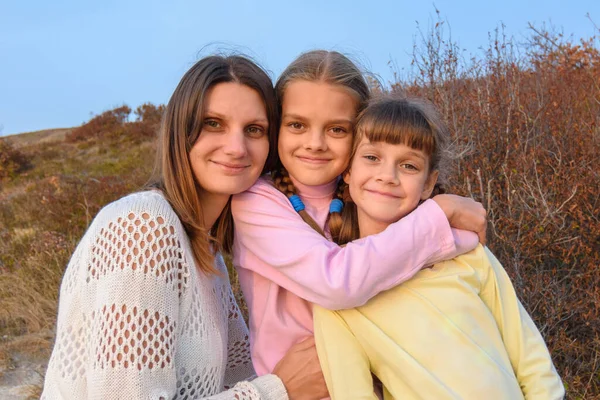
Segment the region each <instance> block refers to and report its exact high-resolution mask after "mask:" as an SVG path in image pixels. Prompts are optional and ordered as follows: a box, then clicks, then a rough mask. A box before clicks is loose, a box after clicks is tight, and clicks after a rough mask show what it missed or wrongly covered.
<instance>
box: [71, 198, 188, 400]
mask: <svg viewBox="0 0 600 400" xmlns="http://www.w3.org/2000/svg"><path fill="white" fill-rule="evenodd" d="M135 200H138V201H135ZM152 200H155V199H152V198H150V201H139V199H136V197H131V196H130V197H129V198H124V199H122V200H120V201H118V202H117V203H113V204H111V205H109V206H107V207H106V208H104V209H103V210H102V211H101V212H100V213H99V214H98V216H97V217H96V220H95V221H94V224H93V225H92V226H91V227H90V229H89V231H88V234H87V235H86V238H85V240H86V242H87V247H88V251H89V253H88V255H87V260H86V264H87V265H86V267H87V268H85V269H83V270H80V273H81V274H85V278H84V279H79V283H80V285H79V288H80V290H81V295H80V296H79V298H81V299H82V302H85V303H86V304H85V305H83V307H82V309H83V310H89V320H88V321H87V325H88V327H87V331H88V335H87V338H86V342H85V344H84V346H85V351H86V352H87V354H88V357H87V365H86V366H85V369H86V374H85V376H86V380H87V396H86V397H87V398H90V399H92V398H111V397H115V394H117V393H118V396H117V397H119V398H147V399H161V398H164V399H170V398H172V397H173V396H174V395H175V389H176V383H177V382H176V368H175V354H176V349H177V345H178V338H177V333H178V330H179V328H180V317H181V316H182V315H183V312H182V311H183V310H182V307H181V304H185V302H186V299H187V298H188V296H189V291H188V281H189V275H190V265H189V264H188V262H187V260H186V258H185V257H184V252H183V249H182V244H181V238H180V236H181V230H182V228H181V225H180V224H179V223H178V222H179V221H178V219H177V217H176V215H175V213H174V212H173V211H172V209H170V207H168V203H166V201H163V203H165V204H164V205H163V204H162V203H161V202H156V201H152ZM161 205H162V207H161ZM82 281H83V282H85V284H82ZM59 322H60V321H59Z"/></svg>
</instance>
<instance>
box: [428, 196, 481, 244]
mask: <svg viewBox="0 0 600 400" xmlns="http://www.w3.org/2000/svg"><path fill="white" fill-rule="evenodd" d="M433 200H434V201H435V202H436V203H437V204H438V205H439V206H440V208H441V209H442V211H444V214H446V217H447V218H448V222H449V223H450V226H451V227H453V228H456V229H463V230H466V231H472V232H475V233H477V235H478V236H479V242H480V243H481V244H484V245H485V237H486V229H487V213H486V211H485V208H483V205H482V204H481V203H480V202H478V201H475V200H473V199H471V198H469V197H462V196H457V195H454V194H440V195H437V196H435V197H434V198H433Z"/></svg>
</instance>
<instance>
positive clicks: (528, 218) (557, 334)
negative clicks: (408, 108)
mask: <svg viewBox="0 0 600 400" xmlns="http://www.w3.org/2000/svg"><path fill="white" fill-rule="evenodd" d="M530 30H531V36H530V38H529V39H530V40H529V43H528V44H527V45H524V46H523V45H522V46H517V45H515V44H514V43H513V42H512V41H511V40H510V39H508V38H506V37H505V36H504V34H503V31H502V29H499V30H497V31H496V32H495V34H493V35H490V44H489V47H488V49H487V50H486V51H485V54H484V56H483V57H481V58H471V59H469V60H463V59H461V58H460V51H459V48H458V46H457V45H456V44H455V43H453V42H452V41H451V39H449V37H450V35H449V33H448V32H444V21H438V24H437V25H436V26H435V28H433V30H431V31H430V32H428V33H424V34H422V35H421V40H420V41H419V43H417V44H415V48H414V64H413V65H414V70H413V71H414V74H413V75H412V76H411V77H410V78H409V79H406V80H404V81H400V82H397V83H396V84H395V85H394V87H393V89H394V90H399V91H404V92H407V93H410V94H414V95H419V96H425V97H427V98H429V99H430V100H432V101H433V102H434V103H435V104H436V105H437V106H438V107H439V109H440V110H441V111H442V113H443V114H444V116H445V117H446V119H447V121H448V123H449V125H450V126H451V127H452V129H453V132H454V137H455V140H456V143H457V145H458V147H459V148H462V150H463V156H462V157H460V158H459V160H457V162H456V164H455V170H454V171H453V173H452V175H453V178H454V179H453V185H452V189H453V191H454V192H456V193H461V194H465V195H471V196H473V197H474V198H476V199H478V200H480V201H482V202H483V204H484V205H485V206H486V209H487V210H488V215H489V221H490V231H489V243H488V245H489V246H490V248H491V249H492V250H493V251H494V253H496V255H497V256H498V258H499V259H500V260H501V261H502V262H503V264H504V266H505V268H506V269H507V271H508V273H509V274H510V276H511V278H512V279H513V282H514V284H515V287H516V289H517V292H518V294H519V296H520V298H521V300H522V301H523V303H524V305H525V307H526V308H527V309H528V310H529V311H530V312H531V314H532V316H533V319H534V320H535V321H536V323H537V325H538V327H540V330H541V332H542V334H543V336H544V337H545V339H546V341H547V343H548V346H549V348H550V350H551V352H552V355H553V358H554V360H555V363H556V365H557V367H558V369H559V372H560V374H561V376H562V378H563V379H564V382H565V385H566V386H567V388H568V393H569V398H582V399H591V398H600V192H599V191H598V189H599V188H600V174H599V169H598V167H597V165H598V162H599V161H600V51H599V48H598V46H597V44H598V38H595V37H594V38H591V39H589V40H582V41H581V42H580V43H573V42H572V41H570V40H566V39H565V38H564V37H563V36H562V35H560V34H553V33H551V32H549V31H547V30H544V29H538V28H536V27H534V26H530Z"/></svg>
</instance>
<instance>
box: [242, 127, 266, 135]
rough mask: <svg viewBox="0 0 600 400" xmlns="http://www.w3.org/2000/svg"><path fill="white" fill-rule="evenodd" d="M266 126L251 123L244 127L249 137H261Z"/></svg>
mask: <svg viewBox="0 0 600 400" xmlns="http://www.w3.org/2000/svg"><path fill="white" fill-rule="evenodd" d="M265 132H266V128H264V127H262V126H259V125H251V126H249V127H248V128H246V133H247V134H248V136H250V137H251V138H261V137H263V136H264V135H265Z"/></svg>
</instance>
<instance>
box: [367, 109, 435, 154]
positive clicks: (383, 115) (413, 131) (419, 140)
mask: <svg viewBox="0 0 600 400" xmlns="http://www.w3.org/2000/svg"><path fill="white" fill-rule="evenodd" d="M356 129H357V133H358V136H359V137H363V136H364V137H366V138H367V139H369V141H370V142H384V143H388V144H403V145H406V146H408V147H410V148H413V149H415V150H420V151H423V152H424V153H425V154H427V155H428V156H432V155H434V154H435V153H436V150H437V149H436V138H435V134H434V132H433V131H432V127H431V126H430V123H429V122H428V121H427V119H426V118H425V116H424V115H423V112H422V110H421V109H420V108H419V107H418V106H417V104H415V103H414V102H413V101H411V102H408V101H402V100H398V99H395V100H393V101H379V102H374V103H373V104H371V105H370V106H369V107H368V108H367V109H366V110H365V111H364V112H363V114H362V115H361V116H360V119H359V121H358V123H357V127H356Z"/></svg>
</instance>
